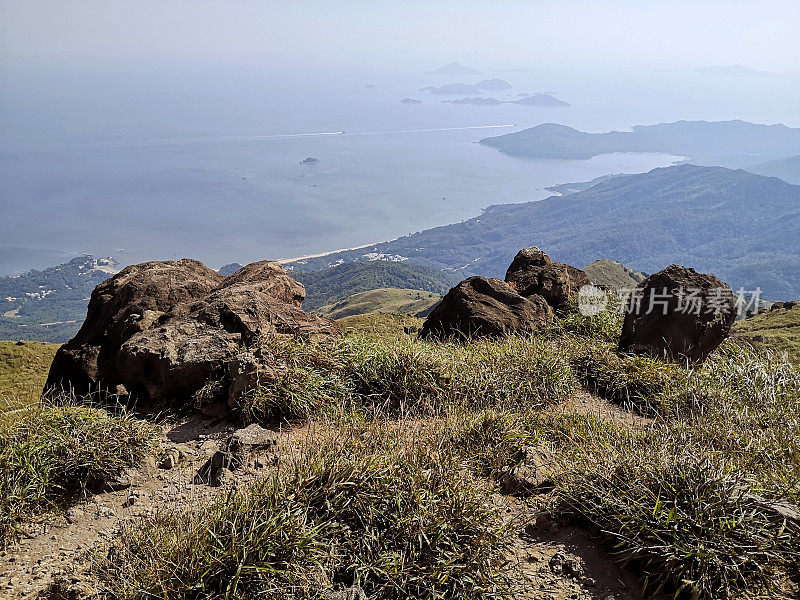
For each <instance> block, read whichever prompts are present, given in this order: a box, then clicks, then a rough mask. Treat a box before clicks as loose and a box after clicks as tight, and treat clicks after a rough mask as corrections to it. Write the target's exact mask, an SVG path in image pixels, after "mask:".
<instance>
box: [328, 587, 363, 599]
mask: <svg viewBox="0 0 800 600" xmlns="http://www.w3.org/2000/svg"><path fill="white" fill-rule="evenodd" d="M322 600H367V594H366V592H365V591H364V588H362V587H361V586H359V585H354V586H353V587H349V588H345V589H343V590H332V591H329V592H325V594H323V596H322Z"/></svg>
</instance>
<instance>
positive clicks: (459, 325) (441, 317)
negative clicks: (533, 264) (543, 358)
mask: <svg viewBox="0 0 800 600" xmlns="http://www.w3.org/2000/svg"><path fill="white" fill-rule="evenodd" d="M552 316H553V311H552V309H551V308H550V306H548V304H547V302H545V301H544V299H543V298H542V297H541V296H536V295H533V296H530V297H529V298H525V297H523V296H520V295H519V294H518V293H517V291H516V290H515V289H514V288H512V287H511V286H510V285H508V284H507V283H505V282H504V281H501V280H499V279H486V278H485V277H477V276H475V277H470V278H469V279H465V280H464V281H462V282H461V283H459V284H458V285H457V286H456V287H454V288H453V289H451V290H450V291H449V292H448V293H447V295H446V296H445V297H444V298H443V299H442V301H441V302H440V303H439V304H438V305H437V306H436V308H434V309H433V311H431V314H430V315H428V318H427V319H426V320H425V323H424V324H423V326H422V330H421V331H420V336H421V337H428V336H434V337H441V338H445V337H450V336H462V337H475V336H490V337H493V336H505V335H510V334H514V333H530V332H534V331H538V330H541V329H543V328H544V327H545V326H546V325H547V324H548V323H549V322H550V321H551V319H552Z"/></svg>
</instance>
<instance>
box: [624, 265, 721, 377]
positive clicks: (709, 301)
mask: <svg viewBox="0 0 800 600" xmlns="http://www.w3.org/2000/svg"><path fill="white" fill-rule="evenodd" d="M735 319H736V303H735V300H734V296H733V292H732V291H731V289H730V287H728V285H727V284H725V283H723V282H721V281H720V280H719V279H717V278H716V277H715V276H714V275H710V274H704V273H698V272H697V271H695V270H694V269H689V268H686V267H682V266H680V265H670V266H669V267H667V268H666V269H664V270H663V271H659V272H658V273H655V274H653V275H650V276H649V277H647V278H646V279H645V280H644V281H642V283H640V284H639V285H638V286H637V287H636V289H635V290H634V292H633V295H632V296H631V298H630V300H629V303H628V310H627V311H626V314H625V322H624V324H623V327H622V337H621V338H620V342H619V349H620V350H621V351H624V352H634V353H641V354H651V355H654V356H659V357H664V358H669V359H673V360H679V361H687V362H690V363H694V364H696V363H700V362H702V361H704V360H705V359H706V357H707V356H708V355H709V354H710V353H711V352H712V351H713V350H714V349H715V348H716V347H717V346H719V345H720V344H721V343H722V341H723V340H724V339H725V338H726V337H727V335H728V332H729V331H730V329H731V326H732V325H733V322H734V320H735Z"/></svg>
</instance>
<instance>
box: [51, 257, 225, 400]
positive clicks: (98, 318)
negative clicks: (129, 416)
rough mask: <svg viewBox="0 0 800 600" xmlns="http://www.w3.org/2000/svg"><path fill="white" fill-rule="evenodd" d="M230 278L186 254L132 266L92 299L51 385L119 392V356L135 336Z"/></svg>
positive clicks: (60, 353) (82, 391) (54, 368)
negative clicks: (170, 312)
mask: <svg viewBox="0 0 800 600" xmlns="http://www.w3.org/2000/svg"><path fill="white" fill-rule="evenodd" d="M223 280H224V277H222V275H220V274H219V273H217V272H216V271H214V270H213V269H209V268H208V267H206V266H205V265H204V264H203V263H201V262H199V261H196V260H191V259H187V258H184V259H182V260H178V261H151V262H146V263H142V264H139V265H132V266H130V267H127V268H125V269H123V270H122V271H120V272H119V273H117V274H116V275H115V276H114V277H112V278H111V279H107V280H106V281H104V282H103V283H101V284H100V285H98V286H97V287H96V288H95V289H94V291H93V292H92V296H91V298H90V299H89V307H88V310H87V314H86V320H85V321H84V322H83V325H82V326H81V328H80V330H79V331H78V333H77V334H76V335H75V337H74V338H72V339H71V340H70V341H69V342H67V343H66V344H64V345H63V346H61V348H59V349H58V352H57V353H56V356H55V358H54V360H53V363H52V365H51V366H50V373H49V376H48V378H47V383H46V385H45V388H46V389H72V390H74V391H75V392H76V393H77V394H79V395H83V394H88V393H89V392H92V391H99V390H100V386H101V385H103V384H104V385H105V387H106V388H107V389H111V390H113V389H114V388H115V387H116V385H117V384H119V383H121V377H120V373H119V371H118V369H117V362H116V359H117V354H118V353H119V349H120V347H121V346H122V344H123V343H124V342H125V341H127V340H128V339H130V338H131V337H132V336H133V335H134V334H136V333H138V332H140V331H143V330H146V329H148V328H149V327H150V326H151V325H152V324H153V323H154V322H155V321H156V320H157V319H159V318H160V317H162V316H163V315H164V314H165V313H167V312H169V311H171V310H172V309H173V308H175V307H176V306H177V305H179V304H181V303H182V302H187V301H192V300H195V299H199V298H202V297H203V296H204V295H206V294H208V293H209V292H210V291H211V290H213V289H215V288H216V287H217V286H219V285H220V284H221V283H222V281H223Z"/></svg>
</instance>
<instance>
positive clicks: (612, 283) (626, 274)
mask: <svg viewBox="0 0 800 600" xmlns="http://www.w3.org/2000/svg"><path fill="white" fill-rule="evenodd" d="M583 271H584V272H585V273H586V274H587V275H588V276H589V279H591V280H592V283H594V284H595V285H603V286H606V287H609V288H615V289H629V288H635V287H636V286H637V285H638V284H639V282H640V281H642V280H643V279H644V278H645V277H646V275H645V274H644V273H639V272H638V271H634V270H633V269H630V268H628V267H626V266H625V265H622V264H620V263H618V262H616V261H614V260H610V259H608V258H601V259H599V260H596V261H594V262H593V263H591V264H588V265H586V266H585V267H583Z"/></svg>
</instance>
